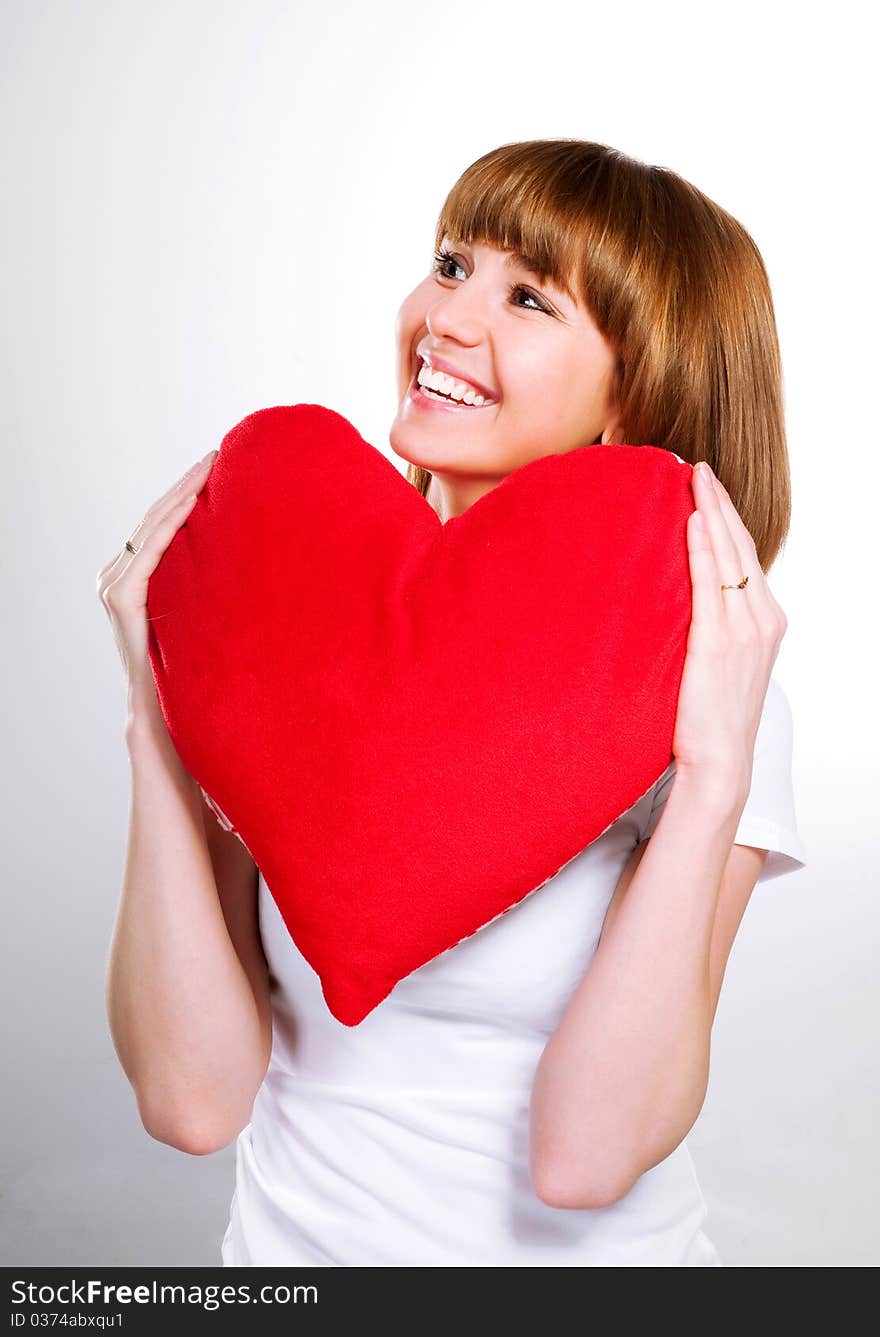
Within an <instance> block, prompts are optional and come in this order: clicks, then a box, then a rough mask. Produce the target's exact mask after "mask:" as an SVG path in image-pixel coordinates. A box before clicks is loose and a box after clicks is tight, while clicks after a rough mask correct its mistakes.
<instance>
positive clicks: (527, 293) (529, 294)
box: [510, 283, 547, 311]
mask: <svg viewBox="0 0 880 1337" xmlns="http://www.w3.org/2000/svg"><path fill="white" fill-rule="evenodd" d="M518 292H521V293H522V294H523V295H524V296H525V297H529V298H531V300H532V301H533V302H536V303H537V305H536V306H534V307H532V310H533V311H546V310H547V307H546V306H545V305H544V303H543V302H542V301H541V299H540V297H536V296H535V294H534V293H533V292H532V291H531V290H530V289H529V288H524V287H523V286H522V284H521V283H514V285H513V287H512V288H511V289H510V296H511V297H513V295H514V293H518Z"/></svg>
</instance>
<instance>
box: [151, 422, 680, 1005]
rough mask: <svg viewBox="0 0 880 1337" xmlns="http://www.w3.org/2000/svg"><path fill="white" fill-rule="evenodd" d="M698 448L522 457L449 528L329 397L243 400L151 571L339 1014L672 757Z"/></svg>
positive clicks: (202, 725) (183, 695) (249, 823)
mask: <svg viewBox="0 0 880 1337" xmlns="http://www.w3.org/2000/svg"><path fill="white" fill-rule="evenodd" d="M690 478H691V466H690V465H689V464H686V463H684V462H682V461H679V460H678V459H677V458H676V457H675V456H674V455H673V454H672V453H670V452H669V451H665V450H661V449H659V448H657V447H655V446H648V445H645V446H590V447H586V448H583V449H579V450H574V451H571V452H569V453H567V454H563V455H547V456H544V457H543V458H541V459H538V460H533V461H531V462H530V463H528V464H525V465H523V466H522V467H520V468H519V469H517V470H516V471H515V472H513V473H512V474H509V475H508V476H507V477H505V478H504V479H503V480H502V481H501V483H500V484H498V485H497V486H496V487H494V488H493V489H492V490H491V491H490V492H488V493H487V494H485V495H484V496H482V497H481V498H480V499H479V500H478V501H477V502H475V503H474V504H473V505H472V506H471V507H470V508H469V509H468V510H467V511H466V512H465V513H464V514H463V515H461V516H458V517H456V518H454V519H452V520H449V521H448V522H447V523H446V524H445V525H443V524H441V522H440V521H439V519H438V518H437V516H436V514H435V512H434V511H433V509H432V508H431V507H430V506H429V505H428V503H427V502H426V501H425V500H424V498H423V497H421V496H420V495H419V493H418V492H417V491H416V489H415V488H414V487H413V486H412V485H411V484H410V483H408V482H407V481H406V479H405V478H404V476H403V475H402V473H401V472H400V471H399V470H398V468H397V467H396V466H395V465H394V464H393V463H392V462H391V460H389V459H387V458H386V457H385V456H384V455H383V454H382V453H381V452H380V451H378V450H376V449H375V447H373V446H371V445H369V444H368V443H367V442H366V441H364V439H363V438H362V437H361V436H360V434H359V433H358V432H357V430H356V429H355V428H354V427H353V426H352V424H351V423H350V422H349V421H348V420H347V419H346V418H344V417H343V416H342V415H341V414H339V413H336V412H334V411H333V410H332V409H329V408H325V407H324V406H322V405H320V404H296V405H293V406H289V407H279V408H268V409H263V410H261V411H259V412H256V413H252V414H251V415H250V416H248V417H247V418H245V419H244V420H243V421H242V422H240V423H239V424H238V426H237V427H235V428H233V429H232V431H230V432H229V433H228V434H227V435H226V436H225V437H224V439H223V442H222V444H221V447H220V452H219V454H218V456H217V458H216V460H215V462H214V465H213V468H212V470H211V473H210V476H209V478H208V481H207V483H206V485H205V487H204V488H203V490H202V492H201V495H200V496H199V500H198V501H197V502H196V504H195V506H194V507H193V509H192V511H191V513H190V515H189V518H188V520H187V522H186V524H185V526H183V527H182V528H181V529H180V530H179V531H178V532H177V534H176V535H175V537H174V539H173V540H172V542H171V544H170V545H169V547H168V549H167V550H166V552H165V554H164V556H163V557H162V560H161V561H160V563H159V565H158V567H157V569H156V571H155V572H154V573H153V576H152V578H151V580H150V587H149V594H148V614H149V618H150V659H151V663H152V668H153V673H154V677H155V681H156V687H157V691H158V695H159V701H160V704H161V707H162V711H163V714H164V717H165V720H166V723H167V726H168V730H169V733H170V735H171V738H172V741H173V743H174V745H175V748H176V749H177V752H178V754H179V756H180V758H181V760H182V762H183V764H184V766H185V767H186V768H187V770H188V771H189V773H190V774H191V775H192V776H193V777H194V778H195V779H196V780H197V781H198V782H199V784H201V785H202V786H203V788H204V789H205V791H206V792H207V794H209V795H210V796H211V797H212V799H213V800H214V801H215V803H216V804H217V805H219V807H220V809H221V810H222V812H223V813H225V814H226V816H227V817H228V819H229V821H230V822H231V824H232V826H233V828H234V829H235V830H236V831H237V832H238V833H239V835H240V837H241V839H242V840H243V841H244V843H245V845H246V846H247V848H248V850H249V851H250V852H251V854H252V856H253V858H254V860H255V861H256V863H257V865H258V866H259V868H260V869H261V871H262V873H263V876H264V878H265V881H266V884H267V886H268V888H269V890H270V891H271V893H272V895H273V897H274V899H275V901H276V903H277V905H278V908H279V910H280V912H281V915H282V916H283V918H284V921H285V923H286V925H287V928H288V930H289V932H290V934H291V937H292V938H293V940H294V942H295V943H296V946H297V947H298V949H299V950H300V952H301V953H302V955H303V956H304V957H305V959H306V960H307V961H308V962H309V964H310V965H311V966H312V968H313V969H314V970H315V971H316V972H317V974H318V976H319V977H320V980H321V985H322V989H323V993H324V997H325V999H326V1001H327V1005H328V1007H329V1008H330V1010H331V1012H332V1013H333V1015H334V1016H335V1017H336V1018H337V1019H338V1020H339V1021H340V1022H342V1023H344V1024H345V1025H347V1026H354V1025H356V1024H357V1023H359V1022H360V1021H362V1020H363V1018H364V1017H365V1016H367V1014H368V1013H369V1012H371V1011H372V1009H373V1008H375V1007H376V1006H377V1004H379V1003H380V1002H381V1001H382V1000H383V999H384V998H385V997H386V996H387V995H388V994H389V993H390V991H391V990H392V989H393V987H394V985H395V984H396V983H397V981H398V980H400V979H402V978H403V977H404V976H405V975H408V974H409V973H410V972H411V971H413V970H415V969H416V968H417V967H419V966H421V965H423V964H424V963H425V962H427V961H429V960H431V959H432V958H434V957H435V956H437V955H438V954H439V953H440V952H442V951H444V950H445V949H447V948H449V947H452V946H454V945H455V944H456V943H458V942H460V941H461V940H462V939H463V938H466V937H468V936H470V934H472V933H474V932H475V931H476V930H477V929H479V928H480V927H481V926H483V925H484V924H486V923H488V922H489V921H490V920H492V919H494V918H496V917H497V916H498V915H499V914H501V913H502V912H504V911H506V910H508V909H510V908H511V907H513V906H514V905H516V903H517V902H518V901H520V900H522V898H523V897H524V896H526V895H527V894H528V893H529V892H530V891H533V890H536V889H537V888H538V887H540V886H542V885H543V884H544V882H546V881H547V880H548V879H549V878H550V877H552V876H553V875H554V874H555V873H556V872H558V870H559V869H560V868H561V867H562V866H563V865H564V864H566V863H568V862H569V861H570V860H571V859H572V858H574V856H575V855H576V854H577V853H579V851H581V850H583V849H584V848H585V847H586V846H587V845H589V844H590V843H591V842H592V841H593V840H595V838H596V837H597V836H599V835H601V834H602V832H603V831H605V829H606V828H607V827H608V826H610V825H611V823H612V822H614V821H615V820H616V819H617V818H618V817H620V816H621V815H622V814H623V813H624V812H626V810H627V809H628V808H630V807H632V805H633V804H634V803H635V802H637V801H638V800H639V799H640V798H641V797H642V796H643V795H644V794H645V793H646V792H647V791H648V789H650V788H651V786H652V785H653V784H654V783H655V782H656V781H657V779H658V778H659V776H660V775H661V774H662V772H663V771H664V770H665V769H666V767H667V766H668V765H669V762H670V760H671V755H672V753H671V748H672V736H673V730H674V724H675V713H676V706H677V698H678V689H679V685H680V681H681V675H682V671H683V668H684V656H685V651H686V644H687V635H688V629H689V625H690V618H691V581H690V571H689V564H688V555H687V537H686V529H687V519H688V516H689V515H690V513H691V511H692V510H693V509H694V502H693V497H692V492H691V482H690Z"/></svg>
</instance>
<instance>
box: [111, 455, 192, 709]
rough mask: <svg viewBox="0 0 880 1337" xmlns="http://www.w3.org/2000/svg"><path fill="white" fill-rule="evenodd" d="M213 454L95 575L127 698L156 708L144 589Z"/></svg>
mask: <svg viewBox="0 0 880 1337" xmlns="http://www.w3.org/2000/svg"><path fill="white" fill-rule="evenodd" d="M217 453H218V452H217V451H216V450H211V451H209V452H208V454H207V455H205V456H204V458H203V459H201V460H199V462H198V463H197V464H194V465H192V467H191V468H189V469H188V470H187V471H186V473H185V474H184V475H183V477H182V478H180V479H178V480H177V482H176V483H173V484H172V485H171V487H170V488H169V489H168V491H167V492H165V493H163V495H162V496H161V497H160V498H159V499H158V501H155V502H153V505H152V506H151V507H150V509H149V510H148V511H147V513H146V515H145V516H144V518H143V520H142V521H141V522H140V524H139V525H138V527H137V529H136V530H135V531H134V534H132V535H131V541H132V542H133V543H134V546H135V547H136V548H137V549H138V551H137V552H136V553H131V552H129V551H128V549H127V548H126V547H125V546H124V545H123V547H122V548H121V550H120V551H119V552H118V553H116V554H115V556H113V557H111V559H110V561H109V562H107V564H106V566H104V567H102V568H101V570H100V571H99V572H98V576H97V585H98V598H99V599H100V600H101V602H102V603H103V605H104V608H105V610H106V612H107V616H108V617H109V618H110V625H111V626H112V628H113V635H114V637H115V638H116V646H117V649H118V650H119V654H120V657H121V659H122V665H123V668H124V669H125V671H126V673H127V675H128V684H129V694H130V696H129V699H130V700H131V698H132V696H134V697H135V698H136V697H138V695H139V694H140V693H146V700H147V701H150V702H155V703H156V704H158V701H157V698H156V685H155V680H154V678H153V671H152V667H151V665H150V657H149V653H148V649H147V646H148V628H147V587H148V585H149V581H150V576H151V575H152V574H153V572H154V571H155V569H156V567H157V566H158V565H159V560H160V558H161V557H162V554H163V553H164V551H165V549H166V548H167V547H168V545H169V544H170V542H171V540H172V539H173V538H174V535H175V534H176V533H177V531H178V529H179V528H180V526H181V525H182V524H183V522H184V520H185V519H186V517H187V516H188V515H189V513H190V511H191V510H192V508H193V506H194V504H195V501H196V497H197V495H198V493H199V491H200V489H201V488H202V487H203V485H204V483H205V481H206V479H207V477H208V474H209V473H210V472H211V466H212V465H213V463H214V460H215V459H216V458H217Z"/></svg>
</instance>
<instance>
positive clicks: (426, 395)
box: [406, 362, 497, 412]
mask: <svg viewBox="0 0 880 1337" xmlns="http://www.w3.org/2000/svg"><path fill="white" fill-rule="evenodd" d="M423 373H424V374H423ZM431 375H432V373H431V369H430V368H429V367H426V366H425V364H424V363H423V362H419V365H418V367H417V369H416V371H415V372H414V374H413V377H412V380H411V381H410V383H409V387H408V389H407V394H406V397H407V399H408V400H410V401H411V402H412V403H413V404H415V405H417V406H418V407H419V408H422V409H447V410H451V411H453V412H455V411H458V412H464V411H467V412H474V411H475V410H476V409H481V408H483V409H487V408H491V407H492V405H493V404H495V403H497V400H494V399H493V400H486V399H484V398H483V396H482V395H480V394H478V393H477V392H476V391H474V390H473V388H470V389H469V391H468V394H467V398H459V399H455V398H454V397H453V396H452V395H451V394H447V393H444V391H443V390H442V389H439V388H438V387H437V386H436V385H434V386H431V385H423V384H420V378H421V380H425V379H427V378H429V377H431ZM441 384H445V385H446V386H447V388H451V386H452V385H453V384H456V385H458V388H459V393H461V388H460V387H461V384H463V383H457V382H453V381H452V378H451V377H446V378H443V380H442V381H441ZM468 399H470V400H471V402H470V403H468V402H467V401H468ZM475 399H476V401H477V402H473V401H474V400H475Z"/></svg>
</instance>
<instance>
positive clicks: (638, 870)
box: [531, 774, 766, 1207]
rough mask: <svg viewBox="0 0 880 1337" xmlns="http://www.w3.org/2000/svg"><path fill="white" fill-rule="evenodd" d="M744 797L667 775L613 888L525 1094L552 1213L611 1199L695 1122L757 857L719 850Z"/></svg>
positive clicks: (731, 787) (536, 1177) (538, 1176)
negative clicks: (651, 817) (666, 788)
mask: <svg viewBox="0 0 880 1337" xmlns="http://www.w3.org/2000/svg"><path fill="white" fill-rule="evenodd" d="M747 797H748V785H746V786H745V793H744V792H743V787H742V785H741V784H740V783H738V782H736V781H731V782H730V783H729V784H725V783H721V782H720V781H719V783H718V785H717V787H711V786H708V785H705V784H699V785H697V784H695V783H693V782H692V778H691V777H690V776H689V775H687V774H684V775H682V776H676V778H675V780H674V782H673V787H672V790H671V792H670V795H669V798H668V800H667V802H666V805H665V808H664V811H663V814H662V816H661V818H660V821H659V823H658V825H657V829H656V831H655V832H654V835H653V836H652V837H651V839H650V840H649V841H647V842H645V844H644V845H641V846H639V847H637V850H636V851H635V853H634V855H633V858H632V859H631V861H630V865H629V866H628V868H627V870H625V873H624V875H623V877H621V879H620V883H619V884H618V888H617V891H616V892H615V895H614V898H613V900H612V903H611V905H610V907H609V911H608V914H607V915H606V919H605V925H604V927H603V930H602V935H601V938H600V941H599V946H598V948H597V950H596V954H595V956H594V958H593V960H592V962H591V964H590V968H589V970H588V971H587V972H586V975H585V976H584V979H583V980H582V982H581V984H580V986H579V987H578V989H577V991H576V993H575V994H574V996H573V998H572V1000H571V1002H570V1004H569V1006H568V1008H567V1009H566V1011H565V1013H564V1015H563V1017H562V1020H561V1022H560V1024H559V1026H558V1027H557V1029H556V1030H555V1031H554V1033H553V1035H552V1036H551V1037H550V1040H549V1041H548V1043H547V1045H546V1047H545V1049H544V1052H543V1054H542V1056H541V1060H540V1062H539V1064H538V1067H537V1070H536V1075H535V1081H534V1085H533V1088H532V1099H531V1161H532V1178H533V1182H534V1183H535V1186H536V1190H537V1191H538V1193H539V1196H540V1197H541V1198H542V1199H543V1200H544V1201H545V1202H548V1203H550V1204H551V1205H553V1206H558V1207H600V1206H606V1205H608V1204H609V1203H610V1202H614V1201H616V1200H617V1199H618V1198H620V1197H622V1196H623V1194H624V1193H626V1192H627V1191H628V1190H629V1188H631V1187H632V1185H633V1184H634V1183H635V1181H636V1179H637V1178H638V1177H639V1175H641V1174H643V1173H644V1172H645V1170H648V1169H650V1168H651V1166H652V1165H656V1164H657V1163H658V1162H659V1161H661V1160H662V1159H663V1158H664V1157H665V1156H667V1155H669V1154H670V1153H671V1152H672V1151H673V1150H674V1149H675V1147H677V1146H678V1144H679V1143H680V1142H681V1141H682V1139H683V1138H684V1137H685V1135H686V1134H687V1132H688V1130H689V1129H690V1128H691V1126H692V1125H693V1123H694V1121H695V1119H696V1117H697V1115H698V1114H699V1112H700V1109H701V1107H702V1105H703V1101H704V1100H705V1096H706V1089H707V1085H708V1078H709V1049H710V1033H711V1028H712V1021H713V1018H714V1015H715V1009H716V1006H717V1002H718V995H719V993H720V989H721V982H722V979H723V976H724V968H725V965H726V962H727V957H728V955H729V952H730V948H731V946H732V943H733V939H734V937H735V934H736V930H737V928H738V927H739V923H740V921H741V919H742V915H743V913H744V911H745V907H746V904H747V902H748V898H749V895H750V894H751V891H752V888H753V887H754V885H755V882H756V880H757V878H758V875H759V873H760V871H761V867H762V864H763V861H764V858H765V857H766V852H765V851H763V850H756V849H752V848H750V847H747V846H741V845H733V844H732V842H733V838H734V835H735V833H736V828H737V825H738V822H739V818H740V816H741V813H742V809H743V807H744V806H745V801H746V798H747Z"/></svg>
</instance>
